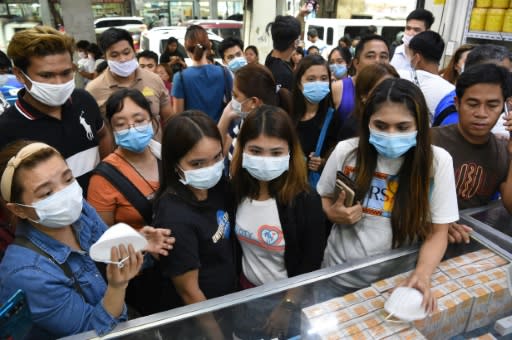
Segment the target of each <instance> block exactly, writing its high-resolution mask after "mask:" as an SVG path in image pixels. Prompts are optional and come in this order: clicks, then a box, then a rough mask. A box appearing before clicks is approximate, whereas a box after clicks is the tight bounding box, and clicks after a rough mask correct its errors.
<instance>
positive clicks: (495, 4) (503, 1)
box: [491, 0, 509, 8]
mask: <svg viewBox="0 0 512 340" xmlns="http://www.w3.org/2000/svg"><path fill="white" fill-rule="evenodd" d="M508 5H509V0H492V4H491V7H492V8H508Z"/></svg>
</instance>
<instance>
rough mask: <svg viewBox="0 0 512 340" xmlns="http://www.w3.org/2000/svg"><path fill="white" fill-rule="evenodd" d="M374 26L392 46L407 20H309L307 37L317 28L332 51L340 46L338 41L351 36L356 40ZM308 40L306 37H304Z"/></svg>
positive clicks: (319, 34) (319, 35)
mask: <svg viewBox="0 0 512 340" xmlns="http://www.w3.org/2000/svg"><path fill="white" fill-rule="evenodd" d="M370 25H373V26H375V27H376V28H377V34H379V35H382V36H383V37H384V39H386V41H387V42H388V44H391V43H392V42H393V41H394V40H395V37H396V35H397V33H399V32H400V31H402V32H403V31H404V29H405V20H403V19H396V20H394V19H320V18H315V19H309V20H307V21H306V27H305V35H306V34H307V32H308V30H309V29H310V28H315V29H316V30H317V32H318V37H319V38H320V39H322V40H323V41H324V42H325V43H326V45H327V48H326V50H328V51H331V49H333V48H334V47H336V46H338V40H339V39H340V38H342V37H344V36H346V35H347V36H350V38H351V39H354V38H355V37H357V36H360V35H361V34H363V33H364V32H365V30H366V29H367V28H368V26H370ZM304 38H305V39H306V37H304Z"/></svg>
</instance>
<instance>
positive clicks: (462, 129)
mask: <svg viewBox="0 0 512 340" xmlns="http://www.w3.org/2000/svg"><path fill="white" fill-rule="evenodd" d="M455 91H456V94H457V96H456V98H455V105H456V106H457V111H458V112H459V121H458V123H457V124H452V125H446V126H441V127H437V128H433V129H432V130H431V132H432V143H433V144H434V145H437V146H440V147H442V148H444V149H446V150H447V151H448V152H449V153H450V155H451V156H452V158H453V166H454V171H455V182H456V185H457V201H458V205H459V209H468V208H474V207H479V206H482V205H486V204H488V203H489V202H490V201H491V199H492V198H493V196H494V194H495V193H496V192H499V193H500V194H501V198H502V202H503V205H504V207H505V208H506V209H507V210H508V211H509V212H510V213H512V167H511V166H510V160H511V157H510V151H512V140H510V141H507V140H505V139H502V138H496V136H495V135H494V134H493V133H492V132H491V129H492V127H493V126H494V125H495V124H496V121H497V120H498V118H499V116H500V114H501V112H502V111H503V105H504V103H505V98H507V97H509V96H510V94H511V88H510V74H509V72H508V71H507V69H505V68H503V67H500V66H497V65H494V64H482V65H477V66H473V67H471V68H469V69H467V70H465V71H464V72H463V73H462V74H461V75H460V77H459V79H458V80H457V87H456V89H455ZM506 125H507V130H508V131H512V120H511V118H510V117H507V122H506ZM470 231H471V228H469V227H467V226H465V225H461V224H457V223H453V224H452V225H451V227H450V230H449V238H450V242H466V243H467V242H469V235H468V233H469V232H470Z"/></svg>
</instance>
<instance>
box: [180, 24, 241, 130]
mask: <svg viewBox="0 0 512 340" xmlns="http://www.w3.org/2000/svg"><path fill="white" fill-rule="evenodd" d="M185 49H186V50H187V54H188V56H189V58H190V59H192V66H191V67H188V68H186V69H184V70H182V71H180V72H178V73H176V74H175V75H174V77H173V80H172V83H173V88H172V97H173V98H172V101H173V108H174V112H176V113H180V112H183V111H184V110H191V109H194V110H200V111H202V112H205V113H206V114H207V115H208V116H210V117H211V118H212V119H213V120H214V121H215V122H218V120H219V118H220V116H221V113H222V110H223V109H224V106H225V103H224V100H225V98H226V97H228V96H229V93H230V92H231V89H232V87H233V81H232V78H231V76H230V75H229V74H228V72H229V71H227V70H225V69H224V67H219V66H217V65H212V64H209V63H208V59H207V56H208V53H209V51H210V49H211V42H210V40H209V39H208V33H207V32H206V31H205V30H204V28H202V27H201V26H197V25H192V26H190V27H189V28H187V33H186V34H185Z"/></svg>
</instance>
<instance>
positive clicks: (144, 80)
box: [85, 67, 170, 118]
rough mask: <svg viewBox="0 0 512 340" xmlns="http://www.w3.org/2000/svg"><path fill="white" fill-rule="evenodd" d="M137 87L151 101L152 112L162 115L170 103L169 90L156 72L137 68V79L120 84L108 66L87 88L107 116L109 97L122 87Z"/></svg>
mask: <svg viewBox="0 0 512 340" xmlns="http://www.w3.org/2000/svg"><path fill="white" fill-rule="evenodd" d="M126 87H129V88H132V89H137V90H139V91H140V92H142V94H143V95H144V97H146V99H147V100H148V101H149V104H150V107H151V113H152V114H153V115H154V116H156V117H157V118H158V117H159V116H160V109H161V108H162V107H164V106H166V105H168V104H169V103H170V97H169V91H168V90H167V89H166V88H165V86H164V82H163V81H162V79H161V78H160V77H159V76H158V75H157V74H155V73H153V72H149V71H146V70H142V69H140V68H137V70H135V80H134V81H133V83H132V84H130V86H120V85H119V84H118V82H117V80H115V79H114V77H113V76H112V73H111V72H110V68H108V67H107V69H106V70H105V71H103V72H102V73H101V74H100V75H99V76H98V77H96V78H95V79H94V80H92V81H90V82H89V83H88V84H87V86H86V87H85V89H86V90H87V91H88V92H89V93H90V94H91V95H92V96H93V97H94V99H96V102H97V103H98V105H99V107H100V111H101V113H102V114H103V116H105V103H106V102H107V99H108V97H110V95H111V94H112V93H114V92H116V91H117V90H119V89H122V88H126Z"/></svg>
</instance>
